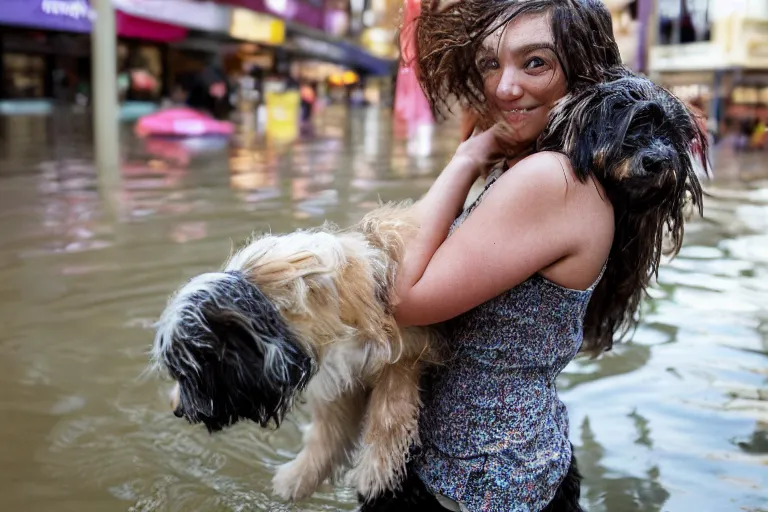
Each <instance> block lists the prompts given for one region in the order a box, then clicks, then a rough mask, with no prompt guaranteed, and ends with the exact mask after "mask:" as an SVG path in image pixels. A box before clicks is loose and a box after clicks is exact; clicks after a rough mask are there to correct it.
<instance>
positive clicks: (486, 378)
mask: <svg viewBox="0 0 768 512" xmlns="http://www.w3.org/2000/svg"><path fill="white" fill-rule="evenodd" d="M438 6H439V9H436V7H438ZM416 38H417V41H418V44H417V50H416V55H415V63H414V64H415V65H414V68H415V69H417V70H418V73H419V77H420V80H421V82H422V86H423V88H424V90H425V92H426V94H427V97H428V98H429V100H430V104H431V106H432V108H433V111H434V112H435V113H436V114H438V115H439V114H441V113H443V112H444V111H445V109H447V108H448V107H449V105H450V103H451V102H454V101H455V100H456V98H458V99H459V100H460V102H461V103H462V106H463V107H464V108H466V109H467V110H468V111H469V112H470V115H469V116H468V120H470V121H474V122H475V124H476V126H475V129H474V134H473V135H472V136H470V137H469V138H468V139H467V140H465V141H464V142H462V144H461V145H460V146H459V147H458V149H457V150H456V153H455V156H454V158H453V159H452V160H451V162H450V163H449V164H448V166H447V167H446V168H445V169H444V170H443V172H442V173H441V174H440V176H439V177H438V178H437V180H436V181H435V183H434V184H433V185H432V188H431V189H430V190H429V192H428V193H427V194H426V195H425V196H424V197H423V198H422V199H421V200H420V201H419V202H418V203H417V205H416V210H417V212H418V215H419V218H420V226H419V231H418V234H417V236H416V237H415V239H414V240H413V241H412V242H410V244H409V246H408V247H407V251H406V255H405V258H404V261H403V263H402V265H401V267H400V269H399V272H398V277H397V283H396V286H397V295H398V303H397V304H396V308H395V317H396V319H397V321H398V323H399V324H400V325H430V324H434V323H443V324H444V327H445V331H446V332H447V345H448V348H449V349H450V350H451V351H452V354H453V357H451V358H450V360H449V361H450V362H449V363H447V364H446V365H444V366H443V367H441V368H440V369H439V370H436V371H435V372H434V374H433V375H431V376H430V377H429V378H427V379H426V380H425V382H424V386H423V389H424V392H423V395H422V399H423V402H424V405H423V407H422V410H421V416H420V421H419V435H420V437H421V441H422V445H421V446H420V447H418V448H420V449H419V450H417V452H418V455H416V456H415V457H413V459H412V461H411V463H410V466H409V468H408V469H409V471H408V477H407V479H406V481H405V483H404V485H403V488H402V489H401V490H398V491H394V492H390V493H388V494H386V495H384V496H381V497H380V498H379V499H377V500H374V501H373V502H370V503H366V504H365V505H364V506H363V511H366V512H371V511H380V510H393V511H394V510H397V511H409V510H413V511H416V510H418V511H419V512H424V511H431V510H434V511H438V510H445V509H446V508H447V509H450V510H460V511H470V512H474V511H484V512H485V511H490V512H494V511H514V512H522V511H525V512H528V511H535V512H538V511H542V510H545V511H551V512H555V511H558V512H563V511H564V512H569V511H579V510H581V509H580V506H579V495H580V491H579V489H580V478H581V477H580V475H579V472H578V470H577V467H576V461H575V458H574V457H573V453H572V448H571V445H570V442H569V440H568V430H569V427H568V415H567V411H566V408H565V405H564V404H563V403H562V402H561V401H560V399H559V397H558V393H557V389H556V386H555V382H556V379H557V376H558V375H559V374H560V372H561V371H562V370H563V368H565V366H566V365H567V364H568V363H569V362H570V361H571V360H572V359H573V358H574V357H575V356H576V354H577V353H578V352H579V351H583V352H587V353H591V354H594V355H596V354H599V353H601V352H603V351H605V350H608V349H610V348H611V346H612V344H613V341H614V337H620V336H621V334H622V332H623V331H624V330H625V329H628V328H630V327H632V326H633V325H635V322H636V319H635V316H634V314H635V312H636V310H637V306H638V304H639V301H640V299H641V297H642V296H643V294H644V291H645V289H646V287H647V286H648V283H649V282H650V279H651V277H652V276H653V275H654V273H655V271H656V269H657V268H658V264H659V258H660V255H661V251H662V242H663V237H664V234H665V230H666V229H668V230H669V234H671V237H672V240H673V244H672V247H673V251H672V252H676V251H677V250H678V249H679V247H680V243H681V240H682V235H683V212H684V210H685V209H686V207H687V206H688V205H689V204H690V203H692V204H693V205H694V206H699V207H700V205H701V187H700V185H699V183H698V179H697V177H696V174H695V172H694V158H693V156H692V152H693V150H692V148H693V147H697V145H698V147H700V148H704V151H703V152H704V154H705V153H706V140H705V139H704V136H703V134H702V132H701V130H700V128H699V126H698V125H697V123H696V122H695V119H694V116H693V115H692V114H691V112H690V111H689V110H688V109H687V108H686V107H685V106H684V105H683V104H682V103H681V102H680V101H679V100H678V99H677V98H674V97H673V96H671V95H670V94H669V93H668V92H667V91H665V90H663V89H661V88H659V87H657V86H655V85H654V84H653V83H651V82H650V81H648V80H646V79H644V78H640V77H637V76H634V75H632V74H631V73H630V72H629V71H628V70H627V69H625V68H624V67H622V65H621V58H620V55H619V50H618V47H617V45H616V41H615V40H614V37H613V33H612V23H611V17H610V14H609V13H608V11H607V10H606V8H605V6H604V5H603V3H602V2H601V1H600V0H504V1H500V0H464V1H461V2H451V3H450V4H448V5H446V4H445V3H443V2H439V1H437V0H435V1H433V2H429V3H428V4H425V5H424V8H423V11H422V16H421V18H420V19H419V22H418V25H417V28H416ZM464 128H466V127H464ZM467 131H469V130H467ZM481 176H482V177H487V181H486V186H485V189H484V190H483V192H482V193H481V194H480V196H479V198H478V199H477V200H476V201H475V202H474V203H472V204H471V205H470V206H469V207H468V208H467V209H466V210H464V211H462V207H463V204H464V200H465V198H466V196H467V193H468V191H469V187H470V186H471V185H472V184H473V183H474V181H475V180H476V179H477V178H478V177H481Z"/></svg>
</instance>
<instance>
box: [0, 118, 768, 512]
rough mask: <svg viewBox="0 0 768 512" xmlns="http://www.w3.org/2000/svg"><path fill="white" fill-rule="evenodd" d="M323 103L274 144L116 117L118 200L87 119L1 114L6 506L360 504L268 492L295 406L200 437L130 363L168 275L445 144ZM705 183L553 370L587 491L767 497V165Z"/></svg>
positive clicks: (346, 197) (694, 499)
mask: <svg viewBox="0 0 768 512" xmlns="http://www.w3.org/2000/svg"><path fill="white" fill-rule="evenodd" d="M325 116H326V117H325V118H324V119H322V120H321V122H319V123H318V125H317V127H316V129H315V130H314V132H313V133H312V134H311V135H308V136H307V137H305V138H303V139H302V140H300V141H297V142H296V143H294V144H291V145H282V146H280V145H270V144H267V143H265V142H263V141H256V142H253V141H252V140H251V141H250V142H247V143H246V142H243V141H246V140H248V139H249V137H248V136H247V134H240V135H239V140H240V141H241V142H240V143H239V144H238V145H237V147H236V148H228V147H227V146H226V145H223V144H222V142H221V141H220V140H219V141H217V140H206V139H200V140H194V139H193V140H186V141H179V140H156V141H135V140H133V139H131V135H130V130H128V129H126V131H125V133H124V139H123V140H124V144H123V153H124V160H125V162H126V163H125V166H124V168H123V170H122V174H121V186H120V190H119V192H118V193H117V196H116V201H115V202H114V204H112V203H109V204H110V205H111V206H109V207H108V206H107V205H108V203H105V202H104V199H103V197H104V196H103V194H101V193H100V191H99V189H98V181H97V179H96V176H95V175H94V172H93V169H92V167H91V166H90V164H89V161H90V159H91V158H92V150H91V148H90V147H89V145H88V143H87V141H88V140H89V138H90V130H89V128H88V123H87V122H85V120H83V119H79V120H78V119H75V120H72V119H70V118H67V119H59V118H58V117H52V118H5V119H0V141H1V142H0V297H2V304H3V308H2V313H1V316H0V319H2V322H3V326H4V329H3V330H2V333H1V334H0V407H2V413H3V418H4V421H3V422H2V423H0V439H2V441H3V446H4V449H3V451H2V455H0V461H1V462H2V464H0V468H2V469H0V472H2V473H1V474H0V476H1V477H0V509H2V510H35V511H47V510H56V511H61V510H65V511H66V510H72V511H78V512H81V511H91V510H93V511H97V510H98V511H100V512H101V511H109V510H116V511H117V510H131V511H137V512H138V511H142V512H143V511H160V510H163V511H165V510H221V511H223V510H232V511H245V510H270V511H279V510H353V509H354V507H355V503H354V493H352V492H351V491H349V490H348V489H340V488H332V487H330V486H325V487H323V488H322V490H321V492H320V493H318V495H316V496H315V497H314V499H313V500H311V501H309V502H307V503H302V504H301V505H299V506H296V507H288V506H285V505H281V504H279V503H277V502H274V501H272V498H271V496H270V491H269V486H270V477H271V473H272V471H273V470H274V468H275V466H277V465H278V464H280V463H282V462H284V461H286V460H288V459H289V458H290V457H292V456H293V455H294V454H295V452H296V451H297V449H298V448H299V442H300V436H301V429H302V428H303V426H304V425H305V424H306V422H307V419H308V418H307V415H306V414H305V412H304V411H302V410H299V411H297V412H296V413H295V414H293V415H292V416H291V418H290V421H287V422H286V423H285V424H284V426H283V427H282V428H281V430H280V432H279V433H278V432H273V431H263V430H260V429H258V428H257V427H255V426H253V425H238V426H237V427H236V428H233V429H232V430H231V431H229V432H228V433H227V434H225V435H218V436H213V437H212V436H209V435H208V434H207V433H205V431H204V429H201V428H192V427H190V426H188V425H186V424H185V423H183V422H181V421H179V420H178V419H176V418H175V417H174V416H173V415H172V414H170V411H169V410H168V407H167V404H166V395H165V394H166V391H167V389H166V388H167V385H166V384H163V383H158V381H157V380H156V379H155V378H153V377H149V378H148V377H147V376H146V375H142V372H143V371H144V369H145V366H146V361H147V354H146V352H147V350H148V348H149V345H150V342H151V337H152V330H151V325H152V322H153V321H154V320H155V318H156V317H157V315H158V314H159V312H160V311H161V310H162V308H163V306H164V304H165V299H166V297H167V295H168V294H169V293H170V292H171V291H172V290H173V289H175V288H176V286H177V285H178V284H179V283H180V282H181V281H182V280H184V279H186V278H188V277H190V276H192V275H194V274H197V273H199V272H203V271H207V270H210V269H211V268H216V267H218V266H219V265H220V264H221V263H222V261H223V259H224V258H225V257H226V256H227V255H228V254H229V250H230V246H231V244H232V243H235V244H236V243H239V242H241V241H242V240H243V239H244V238H246V237H247V236H248V235H249V234H250V233H251V232H253V231H256V232H259V231H265V230H269V229H271V230H274V231H284V230H291V229H295V228H297V227H306V226H311V225H315V224H318V223H320V222H322V221H323V220H325V219H329V220H332V221H335V222H338V223H340V224H347V223H349V222H352V221H354V220H356V219H357V218H359V217H360V215H362V213H363V212H365V211H367V210H368V209H370V208H372V207H373V206H375V204H376V203H377V201H378V200H379V198H381V199H385V200H386V199H403V198H407V197H416V196H418V195H420V194H421V193H423V192H424V191H426V189H427V188H428V186H429V184H430V183H431V181H432V180H433V179H434V176H435V173H436V171H437V170H438V169H439V168H440V166H442V165H443V164H444V163H445V162H446V160H447V158H448V156H449V155H450V153H451V150H452V148H454V147H455V145H456V143H457V140H456V136H455V133H456V130H455V129H452V128H451V127H441V128H438V129H437V130H436V132H435V133H434V135H433V137H432V142H431V143H432V145H433V149H434V151H433V152H432V153H431V154H430V155H425V154H418V153H414V152H412V151H409V148H408V141H406V140H405V138H404V137H403V135H402V130H398V127H392V126H391V124H390V122H389V114H388V113H387V112H379V111H375V110H360V111H355V112H353V113H351V114H350V113H347V112H344V111H336V110H330V111H328V112H327V113H326V114H325ZM63 123H64V124H63ZM749 158H753V157H744V159H741V160H738V161H736V163H734V164H730V165H731V167H728V168H727V169H726V172H725V173H724V174H726V175H730V176H732V175H734V174H735V172H734V169H733V166H737V165H743V166H745V168H746V167H749V169H750V176H751V177H753V178H754V177H755V176H756V174H755V172H754V169H755V166H756V165H757V164H756V163H755V162H754V161H753V160H749ZM729 173H730V174H729ZM712 195H713V197H712V198H710V199H709V200H708V201H707V218H706V219H705V220H697V221H695V222H694V223H692V224H691V225H690V227H689V229H688V232H687V238H686V245H685V247H684V249H683V252H682V254H681V255H680V257H679V258H677V259H676V260H674V261H672V262H671V263H668V264H666V265H665V266H664V267H663V268H662V270H661V272H660V276H659V277H660V284H659V285H658V286H655V287H654V288H653V289H652V290H651V296H652V298H651V299H650V300H649V301H647V303H646V304H645V307H644V309H643V315H644V322H643V324H642V326H641V327H640V328H639V329H638V330H637V331H636V332H635V333H634V335H633V336H632V341H631V342H628V343H625V344H622V345H619V346H617V347H616V348H615V350H614V351H613V352H612V353H611V354H609V355H607V356H605V357H603V358H601V359H599V360H597V361H590V360H579V361H576V362H574V363H573V364H572V365H570V366H569V368H568V369H567V371H566V372H565V373H564V374H563V376H562V378H561V379H560V386H561V390H562V396H563V399H564V400H565V401H566V403H567V405H568V407H569V410H570V415H571V437H572V440H573V442H574V445H575V447H576V453H577V455H578V457H579V462H580V465H581V469H582V471H583V473H584V474H585V477H586V482H585V489H584V503H585V505H586V506H587V507H588V509H589V510H591V511H592V510H593V511H610V512H630V511H662V510H665V511H689V510H705V511H710V510H711V511H721V510H753V511H754V510H760V509H761V508H762V509H765V508H766V507H768V498H766V495H765V490H764V489H765V486H766V484H767V483H768V482H766V474H768V470H767V466H768V433H767V432H768V370H766V368H768V358H766V355H767V353H768V341H767V340H768V311H767V310H766V304H768V181H760V179H755V180H753V181H751V182H748V183H742V182H738V181H734V180H727V181H722V182H719V183H717V184H716V185H715V186H714V187H713V188H712Z"/></svg>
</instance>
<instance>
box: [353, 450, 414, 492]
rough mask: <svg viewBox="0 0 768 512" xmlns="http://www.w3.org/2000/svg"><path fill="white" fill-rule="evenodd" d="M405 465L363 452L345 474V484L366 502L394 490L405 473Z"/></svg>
mask: <svg viewBox="0 0 768 512" xmlns="http://www.w3.org/2000/svg"><path fill="white" fill-rule="evenodd" d="M404 466H405V464H401V465H399V464H396V463H395V462H394V461H393V460H391V459H389V458H387V457H377V456H375V455H374V454H373V451H372V450H364V453H363V455H362V457H360V459H359V460H358V462H357V464H355V467H353V468H352V469H351V470H350V472H349V473H348V474H347V483H348V484H349V485H350V486H352V487H354V488H355V490H356V491H357V492H358V493H360V495H361V496H362V497H363V498H364V499H365V500H366V501H367V500H370V499H373V498H375V497H377V496H379V495H381V494H383V493H384V492H386V491H390V490H396V489H398V488H399V486H400V481H401V480H402V478H403V476H404V473H405V467H404Z"/></svg>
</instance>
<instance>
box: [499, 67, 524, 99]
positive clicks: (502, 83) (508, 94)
mask: <svg viewBox="0 0 768 512" xmlns="http://www.w3.org/2000/svg"><path fill="white" fill-rule="evenodd" d="M522 96H523V88H522V87H521V86H520V80H519V74H518V72H517V70H513V69H506V70H504V73H502V75H501V79H500V80H499V83H498V85H497V86H496V97H497V98H498V99H499V100H501V101H515V100H518V99H520V98H521V97H522Z"/></svg>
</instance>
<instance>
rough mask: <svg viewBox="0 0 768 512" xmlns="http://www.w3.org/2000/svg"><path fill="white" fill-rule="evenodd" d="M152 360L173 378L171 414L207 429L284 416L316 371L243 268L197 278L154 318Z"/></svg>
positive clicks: (263, 421) (261, 423)
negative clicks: (172, 409)
mask: <svg viewBox="0 0 768 512" xmlns="http://www.w3.org/2000/svg"><path fill="white" fill-rule="evenodd" d="M153 359H154V361H155V363H156V364H158V365H160V366H162V367H164V368H165V369H166V370H167V371H168V373H169V374H170V376H171V377H172V378H173V379H174V380H175V381H176V388H175V389H174V392H173V399H172V402H173V407H174V413H175V414H176V415H177V416H179V417H184V418H186V419H187V420H188V421H189V422H191V423H203V424H205V426H206V427H207V428H208V430H209V431H210V432H215V431H219V430H221V429H223V428H224V427H227V426H229V425H233V424H234V423H236V422H237V421H239V420H240V419H249V420H252V421H255V422H256V423H259V424H260V425H261V426H267V425H268V424H269V423H270V422H274V423H275V424H276V425H279V423H280V422H281V421H282V419H283V417H284V416H285V414H286V413H287V411H288V409H289V408H290V406H291V404H292V402H293V398H294V396H295V395H296V393H297V392H298V391H300V390H302V389H303V388H304V386H306V384H307V382H308V381H309V379H310V377H311V375H312V372H313V359H312V355H311V354H310V353H308V351H307V350H306V349H305V347H303V346H302V344H301V343H299V341H298V340H297V338H296V335H295V334H294V333H293V332H292V330H291V329H290V327H289V326H288V325H287V324H286V322H285V320H284V319H283V318H282V316H281V315H280V314H279V312H278V311H277V309H276V308H275V306H274V305H273V304H272V303H271V302H270V301H269V300H268V299H267V298H266V297H265V296H264V294H263V293H262V292H261V290H259V288H258V287H257V286H255V285H254V284H252V283H250V282H249V281H248V280H247V279H246V277H245V276H244V275H243V274H242V273H240V272H214V273H209V274H203V275H200V276H197V277H195V278H194V279H192V280H191V281H190V282H189V283H187V284H186V285H185V286H184V287H182V288H181V289H180V290H179V291H178V293H177V294H176V295H175V296H174V297H173V298H172V299H171V301H170V302H169V304H168V306H167V307H166V309H165V311H164V312H163V315H162V316H161V318H160V320H159V322H158V324H157V332H156V335H155V342H154V348H153Z"/></svg>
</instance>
